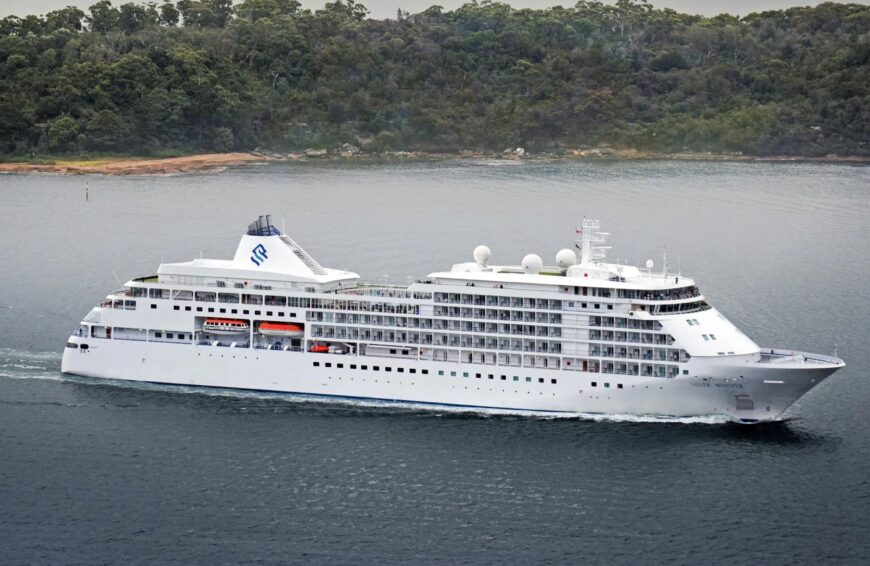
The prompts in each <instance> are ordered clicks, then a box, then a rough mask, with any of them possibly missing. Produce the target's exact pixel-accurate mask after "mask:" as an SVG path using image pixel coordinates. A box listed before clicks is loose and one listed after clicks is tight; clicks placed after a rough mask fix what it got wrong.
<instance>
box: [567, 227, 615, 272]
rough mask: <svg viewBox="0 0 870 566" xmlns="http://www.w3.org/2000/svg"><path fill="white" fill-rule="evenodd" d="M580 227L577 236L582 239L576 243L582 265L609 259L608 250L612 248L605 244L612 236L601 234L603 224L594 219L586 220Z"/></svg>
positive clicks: (606, 233) (605, 233)
mask: <svg viewBox="0 0 870 566" xmlns="http://www.w3.org/2000/svg"><path fill="white" fill-rule="evenodd" d="M580 226H581V227H580V228H577V235H578V236H580V239H579V240H576V241H575V243H574V245H575V246H576V247H577V249H579V250H580V263H581V264H584V263H586V264H588V263H596V261H597V260H602V259H604V258H605V257H607V250H609V249H610V246H605V245H603V244H604V243H605V242H606V241H607V236H609V235H610V234H609V233H608V232H599V229H600V228H601V222H599V221H598V220H594V219H592V218H584V219H583V223H582V224H581V225H580Z"/></svg>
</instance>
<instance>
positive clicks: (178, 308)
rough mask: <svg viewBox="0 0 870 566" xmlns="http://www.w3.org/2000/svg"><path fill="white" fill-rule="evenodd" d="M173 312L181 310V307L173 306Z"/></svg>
mask: <svg viewBox="0 0 870 566" xmlns="http://www.w3.org/2000/svg"><path fill="white" fill-rule="evenodd" d="M172 310H174V311H177V310H181V307H180V306H178V305H172Z"/></svg>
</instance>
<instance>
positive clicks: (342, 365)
mask: <svg viewBox="0 0 870 566" xmlns="http://www.w3.org/2000/svg"><path fill="white" fill-rule="evenodd" d="M335 367H337V368H338V369H342V368H343V367H344V364H335Z"/></svg>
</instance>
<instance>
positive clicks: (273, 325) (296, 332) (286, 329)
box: [260, 322, 305, 338]
mask: <svg viewBox="0 0 870 566" xmlns="http://www.w3.org/2000/svg"><path fill="white" fill-rule="evenodd" d="M304 333H305V332H304V331H303V329H302V327H301V326H299V325H298V324H288V323H286V322H262V323H260V334H262V335H264V336H285V337H289V338H301V337H302V335H303V334H304Z"/></svg>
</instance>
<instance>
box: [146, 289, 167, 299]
mask: <svg viewBox="0 0 870 566" xmlns="http://www.w3.org/2000/svg"><path fill="white" fill-rule="evenodd" d="M148 296H149V297H151V298H152V299H168V298H169V289H149V291H148Z"/></svg>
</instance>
